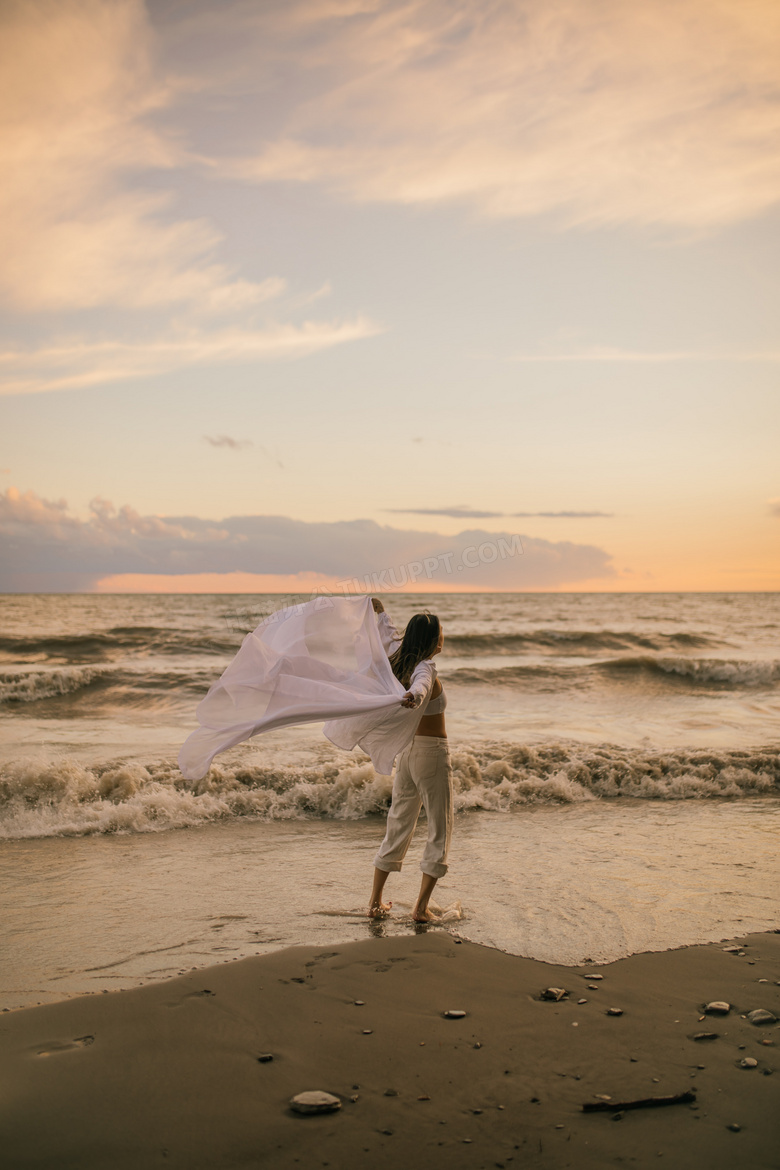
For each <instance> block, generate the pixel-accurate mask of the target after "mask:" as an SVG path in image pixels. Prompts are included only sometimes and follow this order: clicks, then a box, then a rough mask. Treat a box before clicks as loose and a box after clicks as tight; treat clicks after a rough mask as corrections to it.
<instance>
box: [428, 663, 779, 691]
mask: <svg viewBox="0 0 780 1170" xmlns="http://www.w3.org/2000/svg"><path fill="white" fill-rule="evenodd" d="M441 673H442V677H443V678H444V680H445V682H447V683H456V684H461V685H464V686H501V687H512V688H516V689H523V688H529V687H530V688H532V689H534V690H537V691H550V692H554V691H561V692H565V691H571V690H575V689H576V690H582V688H583V687H592V686H601V685H604V683H605V681H606V680H609V679H610V678H612V679H614V680H616V681H619V682H621V683H633V684H634V685H636V686H638V687H641V686H642V685H644V684H645V683H648V682H649V683H651V684H652V687H653V689H655V690H658V688H659V687H661V688H668V689H669V690H674V691H679V690H680V689H681V688H682V689H687V690H689V691H690V692H692V693H694V694H695V693H696V692H697V691H700V690H702V689H707V688H709V689H714V690H735V691H738V690H742V689H744V688H760V687H764V688H766V687H773V686H775V685H777V684H778V683H780V661H777V660H774V661H766V660H761V661H755V660H750V659H721V658H683V657H673V656H671V655H670V656H661V655H658V656H656V655H652V654H643V655H630V656H626V657H620V658H610V659H606V660H602V661H600V662H587V663H582V664H569V663H566V664H564V663H556V662H550V661H544V662H521V663H513V664H512V665H511V666H492V667H482V666H477V665H474V666H461V667H458V668H457V669H455V670H450V671H448V670H447V664H446V660H445V661H444V662H443V663H442V670H441Z"/></svg>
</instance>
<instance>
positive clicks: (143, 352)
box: [0, 317, 382, 395]
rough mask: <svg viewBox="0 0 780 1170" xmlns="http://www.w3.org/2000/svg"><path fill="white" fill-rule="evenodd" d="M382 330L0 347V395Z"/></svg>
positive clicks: (326, 327) (298, 352)
mask: <svg viewBox="0 0 780 1170" xmlns="http://www.w3.org/2000/svg"><path fill="white" fill-rule="evenodd" d="M381 331H382V330H381V328H380V326H378V325H375V324H374V323H373V322H371V321H369V320H367V319H366V318H362V317H358V318H355V319H354V320H352V321H344V322H328V321H305V322H303V324H301V325H292V324H277V325H268V326H266V327H264V328H254V329H253V328H250V327H247V326H233V327H230V328H225V329H221V330H211V331H208V330H202V329H200V328H194V327H189V328H180V329H179V330H173V329H171V330H169V331H168V333H167V334H165V335H164V336H161V337H156V338H153V339H147V340H137V341H125V340H121V341H120V340H113V341H89V340H83V341H72V342H61V343H59V344H57V343H49V344H46V345H43V346H40V347H38V348H30V349H25V350H22V349H7V350H5V351H3V350H0V395H3V394H38V393H43V392H44V391H50V390H73V389H77V388H81V387H86V386H96V385H103V384H105V383H107V382H116V381H121V380H124V379H127V378H146V377H152V376H154V375H157V374H163V373H165V372H166V371H169V370H175V369H180V368H182V367H184V366H194V365H203V366H208V365H216V364H220V365H222V364H226V363H227V364H230V363H233V364H237V363H241V362H255V361H266V360H280V359H284V358H294V357H302V356H305V355H306V354H310V353H315V352H317V351H318V350H323V349H330V348H331V347H333V346H335V345H342V344H344V343H345V342H348V341H356V340H359V339H360V338H365V337H371V336H373V335H375V334H377V333H380V332H381Z"/></svg>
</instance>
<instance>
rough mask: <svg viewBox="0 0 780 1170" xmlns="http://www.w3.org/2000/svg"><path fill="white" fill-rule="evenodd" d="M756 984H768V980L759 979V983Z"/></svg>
mask: <svg viewBox="0 0 780 1170" xmlns="http://www.w3.org/2000/svg"><path fill="white" fill-rule="evenodd" d="M758 982H759V983H768V982H769V980H768V979H759V981H758Z"/></svg>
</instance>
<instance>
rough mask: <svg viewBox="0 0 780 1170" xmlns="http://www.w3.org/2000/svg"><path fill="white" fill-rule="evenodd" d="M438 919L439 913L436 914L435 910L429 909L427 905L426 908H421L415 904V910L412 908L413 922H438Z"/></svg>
mask: <svg viewBox="0 0 780 1170" xmlns="http://www.w3.org/2000/svg"><path fill="white" fill-rule="evenodd" d="M438 921H439V915H438V914H434V912H433V910H429V909H428V907H427V906H426V907H425V909H424V910H421V909H420V908H419V907H418V906H415V908H414V910H412V922H438Z"/></svg>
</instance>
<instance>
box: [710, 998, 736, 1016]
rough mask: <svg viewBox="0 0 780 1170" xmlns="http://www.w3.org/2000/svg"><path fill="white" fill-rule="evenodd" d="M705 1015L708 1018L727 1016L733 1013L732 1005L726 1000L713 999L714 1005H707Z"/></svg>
mask: <svg viewBox="0 0 780 1170" xmlns="http://www.w3.org/2000/svg"><path fill="white" fill-rule="evenodd" d="M704 1011H705V1014H706V1015H708V1016H727V1015H728V1014H729V1012H730V1011H731V1004H730V1003H726V1001H725V999H713V1001H712V1003H708V1004H705V1006H704Z"/></svg>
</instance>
